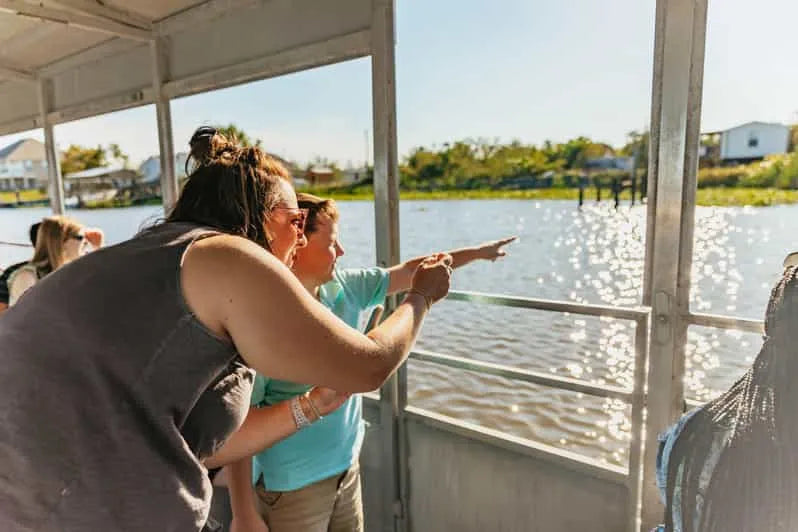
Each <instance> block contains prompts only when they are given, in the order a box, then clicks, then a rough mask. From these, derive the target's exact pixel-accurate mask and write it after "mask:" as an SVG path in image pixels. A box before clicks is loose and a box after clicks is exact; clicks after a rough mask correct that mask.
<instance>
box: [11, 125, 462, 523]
mask: <svg viewBox="0 0 798 532" xmlns="http://www.w3.org/2000/svg"><path fill="white" fill-rule="evenodd" d="M197 133H198V134H197V135H195V138H194V139H193V141H194V142H192V153H193V154H195V155H197V156H198V158H200V160H202V161H203V163H202V164H200V165H198V166H197V167H196V169H194V170H193V171H192V172H191V174H190V175H189V177H188V180H187V182H186V184H185V187H184V188H183V190H182V192H181V194H180V197H179V199H178V201H177V203H176V205H175V207H174V209H173V211H172V212H171V213H170V214H169V216H168V217H167V218H166V220H165V222H163V223H161V224H158V225H156V226H154V227H152V228H150V229H148V230H145V231H143V232H141V233H140V234H139V235H137V236H136V237H134V238H133V239H131V240H128V241H126V242H123V243H121V244H118V245H115V246H111V247H107V248H104V249H102V250H100V251H98V252H96V253H92V254H90V255H88V256H86V257H84V258H82V259H81V260H79V261H75V262H74V263H72V264H69V265H68V266H67V267H64V268H61V269H59V270H58V271H55V272H54V273H52V274H51V275H48V276H47V277H46V278H44V279H43V280H42V281H40V283H39V284H38V286H37V288H36V290H32V291H31V292H30V293H29V294H27V295H26V296H25V297H24V298H22V299H21V300H20V301H19V302H18V304H17V305H15V306H14V307H12V308H11V309H9V310H8V311H7V312H6V313H5V314H4V315H3V317H2V319H0V358H1V359H2V360H3V364H2V365H0V405H1V406H0V419H1V420H2V422H1V423H0V463H2V464H3V475H2V476H0V530H4V531H17V530H44V531H55V530H127V531H139V530H140V531H145V530H147V531H149V530H153V529H155V530H164V531H184V530H200V529H201V528H202V526H203V524H204V523H205V520H206V518H207V515H208V507H209V499H210V494H211V485H210V481H209V479H208V476H207V471H206V468H205V465H204V463H203V462H204V461H205V460H207V459H209V458H210V457H211V456H213V454H214V452H215V451H216V450H217V449H218V448H219V447H220V446H221V445H222V444H223V443H224V442H225V440H226V439H227V438H228V436H229V435H230V434H232V433H233V432H234V431H235V430H236V429H237V428H238V426H239V425H240V424H241V423H242V421H243V419H244V417H245V415H246V413H247V411H248V407H249V397H250V392H251V386H252V380H253V375H254V371H253V370H257V371H258V372H259V373H262V374H264V375H270V376H272V377H274V378H276V379H285V380H289V381H293V382H304V383H314V384H318V385H321V386H326V387H329V388H332V389H334V390H338V391H339V392H341V393H342V394H345V393H350V392H363V391H368V390H373V389H375V388H377V387H379V386H380V385H381V383H382V382H384V381H385V379H386V378H388V377H389V376H390V374H391V373H392V372H393V371H394V370H395V369H396V368H397V367H398V366H399V365H400V364H401V363H402V362H403V361H404V360H405V358H406V357H407V354H408V352H409V350H410V347H411V345H412V343H413V342H414V340H415V338H416V336H417V335H418V332H419V330H420V328H421V324H422V321H423V319H424V317H425V315H426V314H427V312H428V311H429V309H430V307H431V305H432V304H433V303H434V302H436V301H438V300H440V299H441V298H443V297H444V296H445V295H446V293H447V291H448V288H449V276H450V264H451V257H448V256H446V255H440V256H434V257H430V258H428V259H426V260H424V261H422V262H421V263H420V265H419V266H418V268H417V269H416V271H415V273H414V275H413V281H412V288H411V290H410V291H409V292H408V294H407V296H406V297H405V298H404V301H403V302H402V303H401V304H400V305H398V306H397V308H396V310H395V311H394V312H393V314H392V315H391V316H390V317H389V318H388V319H386V320H385V321H384V322H383V323H382V324H380V325H379V326H378V327H376V328H374V329H373V330H372V331H371V332H370V333H368V334H362V333H360V332H358V331H356V330H354V329H352V328H350V327H349V326H347V325H346V324H345V323H344V322H343V321H341V320H340V319H338V318H336V317H335V316H334V315H333V314H332V313H330V312H329V311H328V310H327V309H326V308H325V307H324V306H323V305H322V304H321V303H319V302H318V301H317V300H316V299H314V298H313V296H312V295H310V294H309V293H308V292H307V290H305V289H304V287H303V286H302V284H301V283H300V282H299V281H298V280H297V279H296V277H295V276H294V275H293V274H292V273H291V271H290V269H289V268H288V265H290V264H291V263H292V261H293V258H294V254H295V252H296V249H297V248H298V247H301V246H303V245H304V244H305V242H306V241H305V237H304V235H303V228H304V223H305V212H304V211H303V210H302V209H300V208H299V206H298V205H297V199H296V195H295V193H294V190H293V188H292V187H291V184H290V183H289V181H288V173H287V171H286V170H285V168H283V167H282V166H281V165H280V164H279V163H278V162H277V161H276V160H274V159H273V158H271V157H269V156H268V155H267V154H265V153H264V152H262V151H261V150H260V149H258V148H242V147H238V146H236V145H234V144H232V143H230V142H228V141H227V140H226V139H225V138H224V137H222V136H221V135H218V134H217V133H216V132H215V131H214V130H212V129H211V130H205V131H198V132H197ZM195 147H196V149H195ZM195 152H196V153H195ZM43 323H44V324H46V327H47V334H41V327H42V324H43ZM312 406H313V405H308V404H305V405H304V407H312ZM292 413H293V415H294V416H295V419H296V420H297V421H298V422H302V420H303V416H305V412H304V411H303V410H302V409H301V408H300V409H298V410H295V411H293V412H292ZM242 456H243V455H236V454H235V453H231V455H230V456H229V457H228V459H227V460H237V459H239V458H241V457H242ZM215 465H222V464H221V463H220V464H215Z"/></svg>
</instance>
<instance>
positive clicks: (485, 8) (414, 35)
mask: <svg viewBox="0 0 798 532" xmlns="http://www.w3.org/2000/svg"><path fill="white" fill-rule="evenodd" d="M654 7H655V6H654V0H566V1H560V2H543V1H541V0H493V1H491V2H486V1H484V0H397V29H396V32H397V35H396V37H397V48H396V74H397V121H398V142H399V153H400V155H405V154H407V153H408V152H409V151H410V150H411V149H413V148H414V147H417V146H426V147H431V146H440V145H442V144H443V143H445V142H450V141H453V140H458V139H464V138H486V139H490V140H493V139H498V140H499V141H503V142H504V141H510V140H513V139H519V140H521V141H522V142H526V143H535V144H539V143H542V142H543V141H545V140H547V139H550V140H552V141H564V140H567V139H569V138H572V137H576V136H579V135H585V136H589V137H591V138H593V139H594V140H596V141H602V142H608V143H610V144H612V145H622V144H623V142H624V139H625V137H626V134H627V133H628V132H629V131H631V130H641V129H645V128H646V127H647V124H648V121H649V113H650V100H651V76H652V50H653V46H654ZM796 20H798V2H796V1H795V0H759V1H758V2H751V1H750V0H710V7H709V23H708V29H707V48H706V62H705V69H704V98H703V109H702V126H701V127H702V130H704V131H712V130H718V129H724V128H727V127H730V126H734V125H737V124H740V123H744V122H747V121H752V120H760V121H768V122H781V123H796V122H798V69H797V68H795V61H796V57H795V53H794V49H795V48H794V46H792V45H791V41H792V40H793V39H792V37H793V36H794V33H795V21H796ZM172 120H173V133H174V142H175V149H176V151H184V150H185V149H186V147H187V141H188V138H189V137H190V136H191V133H192V132H193V130H194V129H195V128H196V127H197V126H198V125H201V124H209V123H210V124H219V123H222V124H226V123H230V122H233V123H235V124H237V125H238V126H239V127H241V128H242V129H243V130H245V131H246V132H247V133H248V134H249V135H250V136H252V137H255V138H260V139H262V140H263V143H264V146H265V147H266V148H267V149H268V150H269V151H271V152H273V153H276V154H279V155H281V156H283V157H285V158H288V159H291V160H295V161H298V162H300V163H306V162H308V161H311V160H313V159H314V158H315V157H317V156H320V157H325V158H327V159H330V160H334V161H337V162H338V163H339V164H341V165H343V166H347V165H349V164H351V165H354V166H358V165H361V164H362V163H363V162H364V160H365V158H366V157H367V156H368V157H369V160H371V157H370V154H368V153H367V142H370V135H371V129H372V127H371V69H370V62H369V60H368V59H358V60H354V61H348V62H346V63H341V64H337V65H331V66H327V67H322V68H319V69H314V70H311V71H305V72H300V73H296V74H292V75H288V76H284V77H281V78H274V79H268V80H263V81H259V82H255V83H249V84H247V85H242V86H238V87H234V88H230V89H224V90H219V91H215V92H212V93H206V94H201V95H195V96H191V97H187V98H181V99H178V100H174V101H173V102H172ZM55 135H56V141H57V143H58V145H59V147H60V148H62V149H63V148H66V147H67V146H68V145H69V144H81V145H88V146H95V145H97V144H103V145H106V144H109V143H112V142H116V143H118V144H119V145H120V146H121V147H122V149H123V151H125V152H127V153H128V154H129V155H130V159H131V162H134V163H138V162H140V161H142V160H143V159H145V158H146V157H148V156H149V155H152V154H155V153H157V151H158V139H157V129H156V124H155V109H154V107H153V106H151V105H150V106H145V107H141V108H137V109H132V110H126V111H121V112H118V113H113V114H109V115H103V116H100V117H95V118H90V119H85V120H80V121H76V122H70V123H66V124H60V125H58V126H56V128H55ZM24 137H35V138H39V139H41V138H42V133H41V131H40V130H37V131H31V132H25V133H22V134H17V135H9V136H5V137H2V136H0V147H2V146H5V145H6V144H8V143H10V142H13V141H15V140H17V139H19V138H24ZM367 139H368V140H367ZM368 149H370V148H368Z"/></svg>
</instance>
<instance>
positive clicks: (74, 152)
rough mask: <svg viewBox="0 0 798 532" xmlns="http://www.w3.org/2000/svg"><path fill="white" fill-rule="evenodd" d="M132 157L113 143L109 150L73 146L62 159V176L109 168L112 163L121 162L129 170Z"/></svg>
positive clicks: (99, 146) (100, 147)
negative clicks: (128, 166)
mask: <svg viewBox="0 0 798 532" xmlns="http://www.w3.org/2000/svg"><path fill="white" fill-rule="evenodd" d="M129 160H130V157H129V156H128V155H127V154H126V153H125V152H123V151H122V148H120V147H119V144H116V143H111V144H109V145H108V147H107V148H103V147H102V146H101V145H99V144H98V145H97V147H96V148H86V147H84V146H79V145H77V144H72V145H70V146H69V148H67V149H66V151H65V152H64V153H63V155H62V157H61V174H62V175H66V174H71V173H74V172H82V171H83V170H90V169H92V168H100V167H101V166H108V164H110V163H111V162H114V161H116V162H120V163H121V164H122V165H123V166H124V167H125V168H127V165H128V162H129Z"/></svg>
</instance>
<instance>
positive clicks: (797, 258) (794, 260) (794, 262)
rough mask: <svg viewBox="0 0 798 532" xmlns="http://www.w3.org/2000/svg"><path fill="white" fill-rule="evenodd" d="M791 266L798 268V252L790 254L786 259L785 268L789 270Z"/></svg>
mask: <svg viewBox="0 0 798 532" xmlns="http://www.w3.org/2000/svg"><path fill="white" fill-rule="evenodd" d="M790 266H798V251H794V252H792V253H790V254H789V255H787V257H786V258H785V259H784V267H785V268H788V267H790Z"/></svg>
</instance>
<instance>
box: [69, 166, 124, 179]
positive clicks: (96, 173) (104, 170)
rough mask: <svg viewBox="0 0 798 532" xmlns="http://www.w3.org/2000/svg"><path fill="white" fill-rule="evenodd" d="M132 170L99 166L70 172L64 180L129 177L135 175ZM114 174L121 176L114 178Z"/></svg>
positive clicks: (121, 167)
mask: <svg viewBox="0 0 798 532" xmlns="http://www.w3.org/2000/svg"><path fill="white" fill-rule="evenodd" d="M135 173H136V172H135V171H134V170H130V169H127V168H124V167H123V166H122V165H113V166H101V167H99V168H90V169H88V170H82V171H80V172H72V173H71V174H66V175H65V176H64V179H90V178H93V177H128V176H129V175H131V174H133V175H135ZM114 174H121V175H119V176H114Z"/></svg>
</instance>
